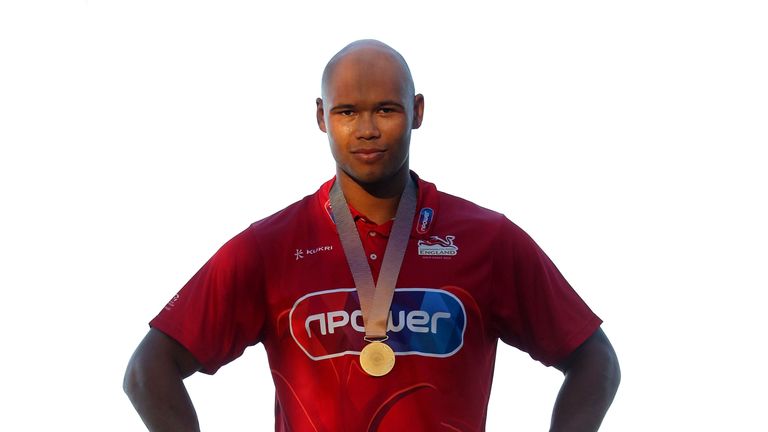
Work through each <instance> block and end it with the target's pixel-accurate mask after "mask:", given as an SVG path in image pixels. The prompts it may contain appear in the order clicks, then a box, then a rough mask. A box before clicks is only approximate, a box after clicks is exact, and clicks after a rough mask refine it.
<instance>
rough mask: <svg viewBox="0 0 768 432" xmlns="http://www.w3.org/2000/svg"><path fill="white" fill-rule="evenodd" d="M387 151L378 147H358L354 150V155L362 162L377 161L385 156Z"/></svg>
mask: <svg viewBox="0 0 768 432" xmlns="http://www.w3.org/2000/svg"><path fill="white" fill-rule="evenodd" d="M385 152H386V150H385V149H378V148H362V149H356V150H353V151H352V155H353V156H354V157H355V159H358V160H360V161H362V162H368V163H370V162H376V161H378V160H380V159H381V158H383V157H384V153H385Z"/></svg>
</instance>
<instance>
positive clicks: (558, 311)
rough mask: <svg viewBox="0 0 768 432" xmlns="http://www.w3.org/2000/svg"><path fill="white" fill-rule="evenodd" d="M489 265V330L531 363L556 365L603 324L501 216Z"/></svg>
mask: <svg viewBox="0 0 768 432" xmlns="http://www.w3.org/2000/svg"><path fill="white" fill-rule="evenodd" d="M493 263H494V264H493V272H494V287H493V289H494V301H493V302H492V306H491V308H492V310H493V320H494V327H495V328H496V330H497V332H498V336H499V337H500V338H501V339H502V341H504V342H505V343H507V344H509V345H512V346H515V347H517V348H519V349H521V350H523V351H525V352H527V353H528V354H530V356H531V357H532V358H534V359H535V360H538V361H540V362H541V363H543V364H545V365H547V366H551V365H554V364H557V363H559V362H561V361H562V360H564V359H565V358H566V357H567V356H568V355H569V354H571V353H572V352H573V351H574V350H575V349H576V348H578V347H579V345H581V344H582V343H583V342H584V341H585V340H586V339H587V338H588V337H589V336H591V335H592V334H593V333H594V332H595V330H597V329H598V327H599V326H600V324H601V323H602V321H601V320H600V318H598V317H597V315H595V314H594V313H593V312H592V310H590V308H589V307H588V306H587V305H586V303H584V301H583V300H582V299H581V297H579V295H578V294H577V293H576V292H575V291H574V290H573V288H572V287H571V285H570V284H569V283H568V281H566V280H565V278H564V277H563V275H562V274H560V271H559V270H558V269H557V268H556V267H555V265H554V264H553V263H552V261H551V260H550V259H549V257H547V255H546V254H545V253H544V251H542V250H541V248H540V247H539V246H538V245H537V244H536V243H535V242H534V241H533V239H531V237H530V236H528V234H526V233H525V232H524V231H523V230H522V229H520V228H519V227H518V226H517V225H515V224H514V223H512V222H511V221H509V220H508V219H506V218H503V220H502V222H501V225H500V228H499V233H498V236H497V239H496V246H495V249H494V259H493Z"/></svg>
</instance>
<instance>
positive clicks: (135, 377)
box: [123, 358, 141, 400]
mask: <svg viewBox="0 0 768 432" xmlns="http://www.w3.org/2000/svg"><path fill="white" fill-rule="evenodd" d="M134 360H135V359H134V358H131V361H130V362H128V367H127V368H126V369H125V375H124V376H123V391H124V392H125V394H126V395H127V396H128V399H131V400H134V398H135V397H136V395H137V394H138V392H139V389H140V388H141V384H140V380H139V372H138V366H137V365H136V362H135V361H134Z"/></svg>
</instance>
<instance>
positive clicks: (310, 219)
mask: <svg viewBox="0 0 768 432" xmlns="http://www.w3.org/2000/svg"><path fill="white" fill-rule="evenodd" d="M418 184H419V205H418V207H417V212H419V214H417V215H416V218H415V220H414V229H413V231H412V233H411V239H410V243H409V245H408V249H407V250H406V256H405V258H404V261H403V265H402V269H401V273H400V277H399V279H398V283H397V287H398V291H397V292H396V295H395V300H394V301H393V309H392V310H393V314H394V315H393V318H392V320H391V322H390V324H391V325H393V326H394V327H395V328H396V329H395V330H394V331H391V332H390V334H391V335H393V337H392V338H391V340H390V341H389V342H388V343H390V344H391V346H393V349H395V350H396V352H397V362H396V364H395V367H394V369H393V370H392V372H390V373H389V374H388V375H386V376H384V377H380V378H373V377H369V376H367V375H366V374H365V373H364V372H363V371H362V370H361V368H360V366H359V364H358V356H357V352H359V349H360V348H361V347H362V345H363V344H364V342H363V341H362V333H360V329H359V326H360V321H359V316H358V315H355V312H354V311H355V310H356V309H358V308H359V304H357V303H356V296H355V294H354V291H353V288H354V282H353V280H352V276H351V274H350V272H349V269H348V268H347V265H346V258H345V257H344V252H343V250H342V248H341V244H340V243H339V241H338V237H337V234H336V230H335V226H334V224H333V222H332V219H331V216H330V214H329V212H328V208H327V203H328V192H329V190H330V187H331V185H332V181H329V182H327V183H325V184H324V185H323V186H322V187H321V188H320V190H319V191H318V192H316V193H315V194H313V195H311V196H308V197H306V198H304V199H303V200H301V201H299V202H297V203H295V204H293V205H291V206H289V207H287V208H286V209H284V210H282V211H280V212H278V213H276V214H274V215H272V216H270V217H268V218H266V219H263V220H261V221H259V222H256V223H254V224H253V225H251V226H250V227H249V228H248V229H246V230H245V231H243V232H242V233H240V234H238V235H237V236H235V237H234V238H233V239H232V240H230V241H229V242H227V243H226V244H225V245H224V246H223V247H222V248H221V249H220V250H219V251H218V252H217V253H216V254H215V255H214V256H213V257H212V258H211V259H210V260H209V261H208V262H207V263H206V264H205V265H204V266H203V268H202V269H200V271H199V272H198V273H197V274H196V275H195V276H194V277H193V278H192V279H191V280H190V281H189V282H188V283H187V284H186V285H185V286H184V288H182V290H181V291H180V292H179V294H178V295H177V296H176V297H174V299H172V300H171V302H169V304H168V305H167V306H166V307H165V308H164V309H163V310H162V311H161V312H160V314H159V315H158V316H157V317H156V318H155V319H154V320H152V322H151V323H150V325H151V326H152V327H154V328H157V329H159V330H161V331H163V332H164V333H166V334H168V335H169V336H171V337H173V338H174V339H176V340H178V341H179V342H180V343H181V344H182V345H184V346H185V347H186V348H187V349H189V351H190V352H191V353H192V354H193V355H194V356H195V357H196V358H197V359H198V360H199V361H200V362H201V363H202V364H203V366H204V372H206V373H215V372H216V370H217V369H218V368H219V367H221V366H223V365H224V364H226V363H228V362H230V361H232V360H234V359H235V358H237V357H238V356H240V355H241V354H242V352H243V350H244V349H245V348H246V347H248V346H249V345H253V344H256V343H259V342H261V343H263V344H264V346H265V348H266V351H267V355H268V358H269V363H270V368H271V369H272V371H273V378H274V382H275V387H276V420H275V424H276V430H277V431H288V430H291V431H299V432H301V431H355V432H358V431H398V432H400V431H403V430H419V431H421V430H423V431H436V430H461V431H482V430H484V425H485V412H486V406H487V402H488V397H489V395H490V390H491V381H492V377H493V365H494V359H495V354H496V342H497V340H498V339H502V340H503V341H504V342H506V343H508V344H511V345H514V346H516V347H518V348H520V349H522V350H524V351H526V352H528V353H529V354H530V355H531V356H532V357H533V358H534V359H536V360H539V361H541V362H542V363H544V364H546V365H552V364H556V363H557V362H559V361H561V360H563V359H564V358H565V357H566V356H567V355H568V354H569V353H571V352H572V351H573V350H574V349H575V348H576V347H578V346H579V345H580V344H581V343H582V342H583V341H584V340H585V339H586V338H587V337H589V336H590V335H591V334H592V333H593V332H594V331H595V330H596V329H597V328H598V327H599V325H600V323H601V321H600V319H599V318H598V317H597V316H596V315H594V314H593V313H592V311H591V310H590V309H589V308H588V307H587V306H586V305H585V304H584V302H583V301H582V300H581V299H580V298H579V296H578V295H577V294H576V293H575V292H574V291H573V289H572V288H571V287H570V286H569V285H568V283H567V282H566V280H565V279H564V278H563V276H562V275H561V274H560V272H559V271H558V270H557V268H555V266H554V265H553V264H552V262H551V261H550V260H549V258H547V256H546V255H545V254H544V252H542V251H541V249H540V248H539V247H538V246H537V245H536V244H535V243H534V242H533V240H531V238H530V237H529V236H528V235H527V234H525V233H524V232H523V231H522V230H521V229H520V228H518V227H517V226H516V225H514V224H513V223H512V222H510V221H508V220H507V219H506V218H505V217H504V216H503V215H501V214H498V213H495V212H493V211H490V210H487V209H484V208H481V207H479V206H477V205H475V204H472V203H470V202H468V201H465V200H462V199H460V198H457V197H454V196H451V195H448V194H445V193H442V192H438V191H437V189H436V188H435V186H434V185H433V184H431V183H428V182H425V181H423V180H419V182H418ZM425 208H428V209H431V217H429V218H427V217H425V216H424V215H425V214H429V213H430V211H428V210H422V209H425ZM355 213H356V212H355ZM356 216H357V217H356V223H357V226H358V230H359V231H360V233H361V239H362V241H363V246H364V248H365V250H366V253H367V254H368V255H369V263H371V265H372V268H373V270H374V274H378V269H379V268H380V265H381V260H382V258H383V254H384V248H385V247H386V239H387V236H388V233H389V230H390V229H391V225H392V224H391V222H389V223H387V224H384V225H382V226H377V225H375V224H373V223H371V222H369V221H367V220H366V219H365V217H364V216H362V215H359V214H356ZM371 231H374V232H376V235H374V236H371V235H369V234H368V233H369V232H371ZM433 236H436V237H437V238H435V237H433ZM420 241H421V245H420V244H419V243H420ZM372 253H373V254H376V259H371V258H370V255H371V254H372ZM395 303H397V305H395ZM396 308H399V309H397V310H401V311H402V312H399V313H401V314H402V315H398V312H396ZM441 314H442V315H441ZM396 318H397V319H396ZM395 321H397V322H398V324H395ZM397 325H399V326H400V327H398V326H397ZM458 327H461V328H458ZM398 337H400V338H401V339H398ZM398 344H399V345H398ZM398 347H399V348H398ZM319 396H322V397H319Z"/></svg>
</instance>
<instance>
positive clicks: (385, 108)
mask: <svg viewBox="0 0 768 432" xmlns="http://www.w3.org/2000/svg"><path fill="white" fill-rule="evenodd" d="M379 112H380V113H382V114H389V113H393V112H395V110H394V109H392V108H389V107H381V108H379Z"/></svg>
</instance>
